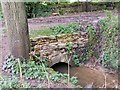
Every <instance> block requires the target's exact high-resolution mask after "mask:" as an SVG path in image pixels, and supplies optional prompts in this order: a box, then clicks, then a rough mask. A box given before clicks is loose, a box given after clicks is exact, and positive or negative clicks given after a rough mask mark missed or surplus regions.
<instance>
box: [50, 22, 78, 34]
mask: <svg viewBox="0 0 120 90" xmlns="http://www.w3.org/2000/svg"><path fill="white" fill-rule="evenodd" d="M79 28H80V26H79V23H77V22H72V23H69V24H67V25H58V26H55V27H52V28H51V29H52V31H53V33H54V35H57V34H67V33H72V32H75V31H76V30H78V29H79Z"/></svg>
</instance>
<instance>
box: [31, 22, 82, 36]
mask: <svg viewBox="0 0 120 90" xmlns="http://www.w3.org/2000/svg"><path fill="white" fill-rule="evenodd" d="M79 28H80V25H79V23H77V22H72V23H69V24H65V25H57V26H54V27H51V28H49V27H44V28H42V29H39V30H32V31H30V37H31V38H35V37H37V36H39V35H42V36H50V35H58V34H67V33H72V32H75V31H76V30H78V29H79Z"/></svg>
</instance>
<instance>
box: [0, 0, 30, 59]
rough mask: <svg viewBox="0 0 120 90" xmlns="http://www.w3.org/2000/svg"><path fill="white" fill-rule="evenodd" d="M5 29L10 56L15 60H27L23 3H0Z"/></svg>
mask: <svg viewBox="0 0 120 90" xmlns="http://www.w3.org/2000/svg"><path fill="white" fill-rule="evenodd" d="M1 5H2V10H3V14H4V18H5V24H6V28H7V34H8V41H9V48H10V54H11V55H13V56H14V57H16V58H21V57H22V58H29V51H30V41H29V32H28V23H27V17H26V12H25V5H24V3H23V2H1Z"/></svg>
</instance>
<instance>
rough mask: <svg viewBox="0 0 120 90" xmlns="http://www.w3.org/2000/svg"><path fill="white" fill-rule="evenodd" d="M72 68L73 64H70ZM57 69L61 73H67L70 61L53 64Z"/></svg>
mask: <svg viewBox="0 0 120 90" xmlns="http://www.w3.org/2000/svg"><path fill="white" fill-rule="evenodd" d="M69 67H70V68H71V65H69ZM51 68H53V69H54V70H55V71H58V72H60V73H67V72H68V63H65V62H59V63H56V64H54V65H53V66H51Z"/></svg>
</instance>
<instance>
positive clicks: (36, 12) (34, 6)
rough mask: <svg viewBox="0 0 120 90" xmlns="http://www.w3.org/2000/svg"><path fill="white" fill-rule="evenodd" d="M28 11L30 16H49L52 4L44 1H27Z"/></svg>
mask: <svg viewBox="0 0 120 90" xmlns="http://www.w3.org/2000/svg"><path fill="white" fill-rule="evenodd" d="M25 4H26V11H27V16H28V18H35V17H40V16H43V17H44V16H49V15H50V14H51V10H52V5H49V4H47V3H42V2H26V3H25Z"/></svg>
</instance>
